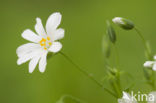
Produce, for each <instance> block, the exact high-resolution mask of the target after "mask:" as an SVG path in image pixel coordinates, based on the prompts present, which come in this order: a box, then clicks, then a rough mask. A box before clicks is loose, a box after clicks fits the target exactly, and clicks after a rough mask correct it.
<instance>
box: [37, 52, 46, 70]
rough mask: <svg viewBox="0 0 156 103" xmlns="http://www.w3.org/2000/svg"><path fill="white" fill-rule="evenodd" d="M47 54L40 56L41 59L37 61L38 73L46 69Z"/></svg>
mask: <svg viewBox="0 0 156 103" xmlns="http://www.w3.org/2000/svg"><path fill="white" fill-rule="evenodd" d="M47 54H48V52H44V53H43V54H42V56H41V59H40V61H39V71H40V72H42V73H43V72H44V71H45V69H46V65H47Z"/></svg>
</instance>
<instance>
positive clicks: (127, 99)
mask: <svg viewBox="0 0 156 103" xmlns="http://www.w3.org/2000/svg"><path fill="white" fill-rule="evenodd" d="M118 103H137V102H136V100H135V99H133V98H132V97H131V96H130V95H129V94H128V93H126V92H124V91H123V97H122V98H121V99H118Z"/></svg>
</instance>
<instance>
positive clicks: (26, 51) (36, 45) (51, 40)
mask: <svg viewBox="0 0 156 103" xmlns="http://www.w3.org/2000/svg"><path fill="white" fill-rule="evenodd" d="M61 17H62V16H61V14H60V13H58V12H56V13H53V14H51V15H50V16H49V18H48V20H47V23H46V27H45V28H46V31H45V29H44V28H43V25H42V21H41V19H40V18H36V25H35V30H36V32H37V33H34V32H33V31H31V30H30V29H26V30H25V31H24V32H23V33H22V37H23V38H24V39H26V40H28V41H30V42H31V43H27V44H24V45H21V46H20V47H18V48H17V50H16V53H17V55H18V60H17V64H18V65H20V64H23V63H25V62H27V61H29V60H30V62H29V72H30V73H32V72H33V71H34V69H35V67H36V66H37V64H38V63H39V71H40V72H44V71H45V69H46V65H47V60H46V59H47V54H48V52H52V53H57V52H59V51H60V50H61V48H62V44H61V43H60V42H59V41H58V40H60V39H62V38H63V37H64V29H62V28H59V29H57V27H58V26H59V24H60V22H61Z"/></svg>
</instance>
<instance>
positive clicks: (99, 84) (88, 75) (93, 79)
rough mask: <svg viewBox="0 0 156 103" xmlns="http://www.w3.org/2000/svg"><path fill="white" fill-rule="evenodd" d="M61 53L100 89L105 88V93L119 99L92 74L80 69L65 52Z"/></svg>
mask: <svg viewBox="0 0 156 103" xmlns="http://www.w3.org/2000/svg"><path fill="white" fill-rule="evenodd" d="M59 53H60V54H61V55H63V56H64V57H65V58H66V59H67V60H68V61H69V62H71V63H72V64H73V65H74V66H75V67H76V68H77V69H78V70H79V71H80V72H82V73H83V74H84V75H86V76H87V77H88V78H90V79H91V80H92V81H93V82H95V83H96V84H97V85H98V86H99V87H101V88H103V89H104V90H105V91H107V92H108V93H110V94H111V95H112V96H114V97H115V98H117V96H116V95H115V94H114V93H112V92H111V91H110V90H109V89H107V88H104V87H103V85H102V84H101V83H99V82H98V81H97V80H96V79H95V78H94V77H93V76H91V75H90V73H88V72H87V71H85V70H83V69H81V67H79V66H78V65H77V64H76V63H75V62H73V61H72V59H70V58H69V57H68V56H67V55H65V54H64V53H63V52H59Z"/></svg>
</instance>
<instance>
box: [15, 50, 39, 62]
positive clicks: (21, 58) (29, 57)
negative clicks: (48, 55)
mask: <svg viewBox="0 0 156 103" xmlns="http://www.w3.org/2000/svg"><path fill="white" fill-rule="evenodd" d="M41 52H42V51H41V49H39V50H35V51H33V52H31V53H28V54H25V55H23V56H21V57H20V58H19V59H18V60H17V64H18V65H21V64H23V63H25V62H27V61H28V60H30V59H32V58H33V57H36V56H37V55H40V53H41Z"/></svg>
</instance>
